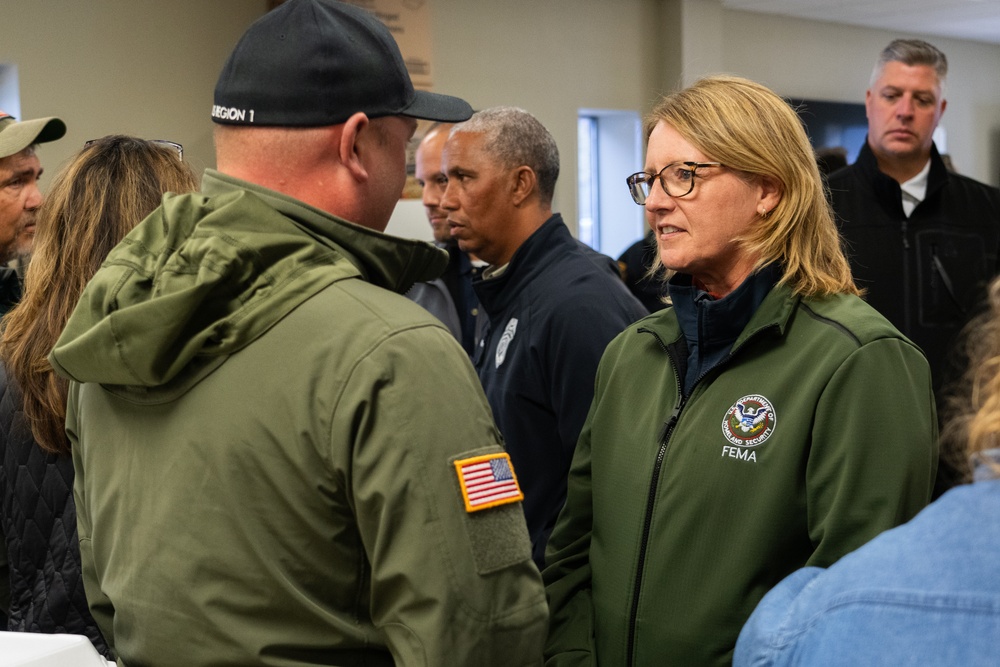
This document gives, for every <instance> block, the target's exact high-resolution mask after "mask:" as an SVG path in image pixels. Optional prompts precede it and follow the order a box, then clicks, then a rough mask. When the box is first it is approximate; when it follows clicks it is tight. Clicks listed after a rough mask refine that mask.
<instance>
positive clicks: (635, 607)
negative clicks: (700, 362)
mask: <svg viewBox="0 0 1000 667" xmlns="http://www.w3.org/2000/svg"><path fill="white" fill-rule="evenodd" d="M639 332H645V333H649V334H652V335H653V336H654V337H655V338H656V340H657V342H658V343H659V344H660V347H661V348H663V351H664V352H666V353H667V356H669V357H670V363H671V364H673V367H674V378H675V379H676V381H677V396H678V397H679V398H678V399H677V405H675V406H674V409H673V411H672V412H671V413H670V416H669V417H668V418H667V420H666V421H665V422H663V428H662V429H661V430H660V437H659V442H660V447H659V449H658V450H657V452H656V466H655V467H654V468H653V476H652V478H651V479H650V482H649V495H648V496H647V499H646V516H645V520H644V521H643V524H642V540H641V541H640V542H639V559H638V562H637V567H636V570H635V585H634V586H633V589H632V610H631V612H630V614H629V621H628V644H627V646H626V649H627V653H626V663H625V664H626V665H627V667H632V665H634V664H635V632H636V631H635V626H636V622H637V620H638V616H639V592H640V591H641V590H642V573H643V569H644V567H645V565H646V549H647V547H648V546H649V531H650V529H651V528H652V524H653V505H654V503H655V502H656V490H657V488H658V487H659V483H660V470H661V468H662V467H663V461H664V459H665V458H666V456H667V448H668V447H669V446H670V436H671V435H673V431H674V427H675V426H677V420H678V419H680V415H681V410H683V409H684V406H685V405H686V404H687V401H688V398H690V395H688V396H685V395H684V390H683V387H682V386H681V378H680V374H679V373H678V372H677V360H676V359H675V358H674V355H673V353H671V351H670V348H668V347H667V346H666V345H664V344H663V341H662V340H661V339H660V337H659V336H658V335H657V334H656V333H654V332H653V331H650V330H649V329H645V328H643V329H639ZM760 333H761V332H760V331H758V332H755V333H754V334H753V335H752V336H750V337H748V338H747V340H745V341H743V343H742V344H741V345H740V347H743V345H746V343H747V341H749V340H750V338H756V337H757V335H759V334H760ZM736 351H737V348H736V347H734V348H733V349H732V350H730V352H729V355H728V356H727V357H726V358H724V359H722V360H721V361H720V362H719V363H718V364H716V365H715V366H713V367H712V368H709V369H707V370H705V371H704V372H703V373H702V374H701V375H699V376H698V378H697V379H696V380H695V381H694V384H693V385H692V386H691V394H693V393H694V391H695V388H696V387H697V386H698V384H699V383H701V381H702V380H704V379H705V377H706V376H707V375H708V374H709V373H711V372H712V371H714V370H716V369H718V368H721V367H723V366H725V365H726V364H727V363H729V362H730V361H731V360H732V358H733V355H734V354H735V353H736Z"/></svg>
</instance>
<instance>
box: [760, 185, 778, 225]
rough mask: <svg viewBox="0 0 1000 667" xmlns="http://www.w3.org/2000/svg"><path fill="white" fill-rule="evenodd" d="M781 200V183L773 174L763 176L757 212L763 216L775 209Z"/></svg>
mask: <svg viewBox="0 0 1000 667" xmlns="http://www.w3.org/2000/svg"><path fill="white" fill-rule="evenodd" d="M780 202H781V183H780V182H779V181H778V180H777V179H776V178H773V177H771V176H761V178H760V190H759V195H758V200H757V213H759V214H760V216H761V217H762V218H765V217H767V214H768V213H770V212H771V211H773V210H774V209H775V208H776V207H777V206H778V204H779V203H780Z"/></svg>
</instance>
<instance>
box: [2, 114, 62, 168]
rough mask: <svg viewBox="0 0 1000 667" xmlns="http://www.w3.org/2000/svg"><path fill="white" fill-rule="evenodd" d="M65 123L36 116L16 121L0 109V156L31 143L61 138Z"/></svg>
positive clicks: (8, 154)
mask: <svg viewBox="0 0 1000 667" xmlns="http://www.w3.org/2000/svg"><path fill="white" fill-rule="evenodd" d="M64 134H66V123H64V122H62V120H60V119H59V118H36V119H35V120H23V121H21V122H18V121H17V119H16V118H14V117H13V116H11V115H10V114H9V113H6V112H4V111H0V158H5V157H10V156H11V155H15V154H17V153H20V152H21V151H23V150H24V149H25V148H27V147H28V146H30V145H32V144H44V143H45V142H47V141H55V140H56V139H61V138H62V136H63V135H64Z"/></svg>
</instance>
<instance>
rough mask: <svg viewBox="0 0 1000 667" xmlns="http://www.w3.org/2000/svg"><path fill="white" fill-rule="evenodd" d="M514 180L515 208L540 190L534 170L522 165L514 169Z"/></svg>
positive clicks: (513, 198)
mask: <svg viewBox="0 0 1000 667" xmlns="http://www.w3.org/2000/svg"><path fill="white" fill-rule="evenodd" d="M512 179H513V180H512V183H511V187H512V191H511V196H512V201H513V202H514V206H520V205H521V204H523V203H524V202H525V201H526V200H527V199H528V197H530V196H531V194H532V193H534V192H535V191H536V190H537V189H538V176H537V175H536V174H535V170H534V169H532V168H531V167H528V166H526V165H522V166H520V167H517V168H516V169H514V171H513V172H512Z"/></svg>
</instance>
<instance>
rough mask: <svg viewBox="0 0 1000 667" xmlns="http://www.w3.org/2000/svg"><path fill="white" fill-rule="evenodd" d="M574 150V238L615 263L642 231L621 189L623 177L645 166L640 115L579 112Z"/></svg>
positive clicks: (637, 212)
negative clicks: (575, 150) (575, 179)
mask: <svg viewBox="0 0 1000 667" xmlns="http://www.w3.org/2000/svg"><path fill="white" fill-rule="evenodd" d="M577 150H578V156H577V160H578V163H579V164H578V168H577V180H578V183H577V193H578V194H577V198H578V201H577V215H578V219H577V236H578V238H579V239H580V240H581V241H583V242H584V243H586V244H587V245H589V246H591V247H592V248H594V249H595V250H599V251H601V252H603V253H604V254H606V255H609V256H610V257H613V258H617V257H618V255H620V254H621V253H622V251H624V250H625V249H626V248H628V247H629V246H630V245H631V244H632V243H634V242H635V241H637V240H638V239H640V238H642V236H643V234H644V232H645V227H644V217H643V209H642V207H641V206H636V205H635V202H633V201H632V197H631V196H630V195H629V193H628V187H627V186H626V185H625V177H626V176H628V175H629V174H633V173H635V172H636V171H639V170H641V169H642V165H643V161H642V158H643V155H642V125H641V123H640V120H639V114H638V113H637V112H635V111H618V110H607V109H581V110H580V111H579V113H578V117H577Z"/></svg>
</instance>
